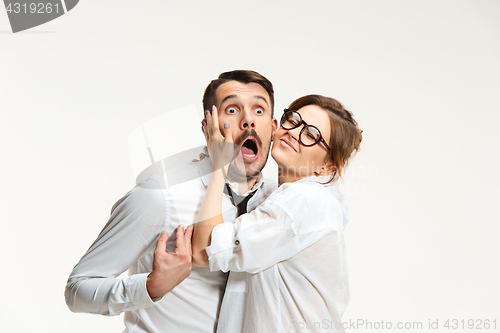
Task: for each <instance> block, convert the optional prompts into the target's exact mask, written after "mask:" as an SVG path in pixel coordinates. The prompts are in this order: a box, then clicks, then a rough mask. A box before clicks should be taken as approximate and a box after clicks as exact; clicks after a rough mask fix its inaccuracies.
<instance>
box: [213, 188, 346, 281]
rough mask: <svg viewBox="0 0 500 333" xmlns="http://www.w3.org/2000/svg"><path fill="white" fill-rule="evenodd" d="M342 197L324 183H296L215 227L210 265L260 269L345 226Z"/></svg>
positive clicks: (220, 267)
mask: <svg viewBox="0 0 500 333" xmlns="http://www.w3.org/2000/svg"><path fill="white" fill-rule="evenodd" d="M342 214H343V213H342V207H341V204H340V202H339V201H338V200H337V198H336V197H335V196H333V195H332V194H331V193H330V192H329V191H327V190H326V189H324V187H323V186H322V185H320V184H315V183H292V184H289V185H288V186H287V187H286V188H283V189H279V190H277V191H276V192H275V193H273V194H272V195H271V196H270V197H269V198H268V199H267V200H266V201H264V202H263V203H262V204H261V205H260V206H259V207H257V208H256V209H255V210H253V211H252V212H250V213H248V214H243V215H242V216H240V217H239V218H238V219H237V220H236V221H235V223H234V224H232V223H222V224H220V225H218V226H216V227H215V228H214V229H213V231H212V239H211V244H210V246H209V247H207V248H206V251H207V254H208V257H209V264H210V270H212V271H216V270H222V271H224V272H226V271H229V270H231V271H245V272H249V273H258V272H260V271H262V270H265V269H267V268H269V267H271V266H273V265H275V264H277V263H279V262H280V261H283V260H287V259H289V258H291V257H292V256H294V255H296V254H297V253H299V252H300V251H302V250H304V249H305V248H307V247H309V246H311V245H313V244H314V243H316V242H318V241H319V240H321V239H322V238H324V237H325V236H326V235H328V234H330V233H335V232H337V233H338V232H341V231H342V230H343V215H342Z"/></svg>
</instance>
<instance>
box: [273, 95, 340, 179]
mask: <svg viewBox="0 0 500 333" xmlns="http://www.w3.org/2000/svg"><path fill="white" fill-rule="evenodd" d="M297 112H298V113H299V114H300V115H301V117H302V120H303V121H305V122H306V123H307V124H308V125H314V126H316V127H317V128H318V129H319V131H320V132H321V135H322V136H323V139H325V141H326V143H328V142H330V134H331V133H330V131H331V127H330V117H329V116H328V113H327V111H325V110H324V109H322V108H321V107H319V106H317V105H307V106H304V107H302V108H300V109H299V110H297ZM304 126H305V125H304V124H301V125H300V126H299V127H297V128H294V129H291V130H286V129H283V128H282V127H281V126H280V128H279V129H278V131H277V132H276V134H275V136H274V140H273V147H272V149H271V156H272V157H273V159H274V160H275V161H276V163H277V164H278V168H279V169H278V176H279V177H280V178H282V179H281V181H280V183H283V182H294V181H296V180H299V179H302V178H305V177H308V176H312V175H313V174H315V172H316V173H320V174H323V175H326V174H329V173H331V172H332V171H333V170H332V169H331V162H330V161H325V160H326V157H327V155H328V149H327V148H326V147H325V145H324V144H323V143H321V142H318V143H317V144H315V145H314V146H311V147H307V146H304V145H302V144H301V143H300V142H299V135H300V131H301V130H302V129H303V128H304ZM303 135H305V134H303ZM303 139H304V140H305V138H303Z"/></svg>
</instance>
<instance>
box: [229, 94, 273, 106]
mask: <svg viewBox="0 0 500 333" xmlns="http://www.w3.org/2000/svg"><path fill="white" fill-rule="evenodd" d="M231 98H238V96H237V95H229V96H226V97H224V99H223V100H222V101H221V102H220V104H221V105H222V104H224V102H225V101H227V100H228V99H231ZM253 98H254V99H261V100H263V101H264V102H266V104H267V105H268V106H269V102H268V101H267V99H266V98H265V97H264V96H260V95H255V96H253Z"/></svg>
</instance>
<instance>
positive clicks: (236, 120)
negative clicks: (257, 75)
mask: <svg viewBox="0 0 500 333" xmlns="http://www.w3.org/2000/svg"><path fill="white" fill-rule="evenodd" d="M215 97H216V101H217V104H216V107H217V110H218V111H219V113H218V115H219V128H221V129H222V128H223V126H224V123H225V122H227V123H229V127H230V129H231V135H232V137H233V141H234V143H235V144H236V145H238V146H239V147H240V156H239V157H238V158H236V159H235V160H234V161H233V163H232V164H231V167H230V169H229V174H228V176H229V177H230V179H231V180H232V181H238V180H239V181H241V180H243V179H245V180H249V179H252V178H254V177H256V176H257V175H258V174H259V172H260V171H261V170H262V168H264V166H265V164H266V161H267V157H268V154H269V147H270V145H271V141H272V136H273V135H274V133H275V132H276V130H277V128H278V122H277V121H276V119H275V118H271V112H272V110H271V101H270V98H269V94H268V93H267V91H266V90H265V89H264V88H263V87H262V86H261V85H259V84H257V83H249V84H245V83H241V82H238V81H230V82H226V83H224V84H222V85H220V86H219V87H218V88H217V90H216V91H215Z"/></svg>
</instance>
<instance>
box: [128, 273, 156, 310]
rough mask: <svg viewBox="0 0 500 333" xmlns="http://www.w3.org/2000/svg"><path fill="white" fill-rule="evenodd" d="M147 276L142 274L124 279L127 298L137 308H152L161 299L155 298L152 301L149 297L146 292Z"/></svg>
mask: <svg viewBox="0 0 500 333" xmlns="http://www.w3.org/2000/svg"><path fill="white" fill-rule="evenodd" d="M148 275H149V274H148V273H142V274H133V275H130V276H127V277H126V279H127V281H126V285H127V288H126V291H127V297H128V299H129V300H130V302H131V303H132V304H133V305H134V306H136V307H138V308H147V307H150V306H154V305H156V304H157V303H158V302H160V301H161V300H162V299H163V297H155V298H153V299H152V298H151V297H149V294H148V290H147V289H146V279H147V277H148Z"/></svg>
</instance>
